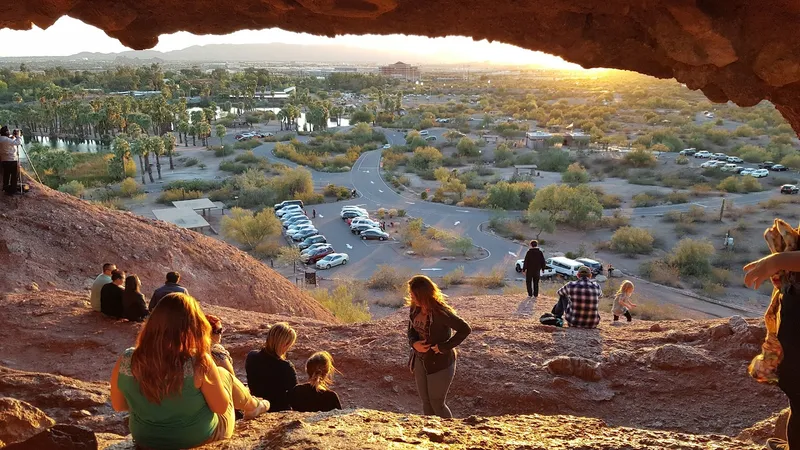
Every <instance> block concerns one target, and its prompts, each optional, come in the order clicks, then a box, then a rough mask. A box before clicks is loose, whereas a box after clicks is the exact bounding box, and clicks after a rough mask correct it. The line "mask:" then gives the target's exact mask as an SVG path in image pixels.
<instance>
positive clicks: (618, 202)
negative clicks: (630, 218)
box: [597, 193, 622, 209]
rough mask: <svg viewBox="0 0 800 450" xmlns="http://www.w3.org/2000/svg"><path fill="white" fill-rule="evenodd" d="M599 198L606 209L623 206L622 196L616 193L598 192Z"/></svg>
mask: <svg viewBox="0 0 800 450" xmlns="http://www.w3.org/2000/svg"><path fill="white" fill-rule="evenodd" d="M597 200H598V201H599V202H600V204H601V205H603V208H604V209H615V208H619V207H620V206H622V197H620V196H619V195H615V194H605V193H598V196H597Z"/></svg>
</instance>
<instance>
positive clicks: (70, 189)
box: [58, 180, 86, 198]
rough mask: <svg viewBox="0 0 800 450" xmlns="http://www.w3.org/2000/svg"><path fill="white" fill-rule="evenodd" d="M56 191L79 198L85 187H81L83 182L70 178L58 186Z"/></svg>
mask: <svg viewBox="0 0 800 450" xmlns="http://www.w3.org/2000/svg"><path fill="white" fill-rule="evenodd" d="M58 191H59V192H63V193H65V194H69V195H71V196H73V197H78V198H81V197H82V196H83V193H84V192H85V191H86V188H84V187H83V183H81V182H80V181H76V180H72V181H70V182H68V183H64V184H62V185H60V186H58Z"/></svg>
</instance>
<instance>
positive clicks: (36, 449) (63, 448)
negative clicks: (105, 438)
mask: <svg viewBox="0 0 800 450" xmlns="http://www.w3.org/2000/svg"><path fill="white" fill-rule="evenodd" d="M97 448H98V446H97V437H95V435H94V432H93V431H92V430H90V429H88V428H85V427H79V426H77V425H63V424H59V425H55V426H54V427H52V428H50V429H49V430H45V431H42V432H41V433H39V434H37V435H35V436H33V437H31V438H30V439H28V440H26V441H23V442H18V443H16V444H11V445H8V446H6V447H5V450H44V449H47V450H97Z"/></svg>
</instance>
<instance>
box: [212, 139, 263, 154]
mask: <svg viewBox="0 0 800 450" xmlns="http://www.w3.org/2000/svg"><path fill="white" fill-rule="evenodd" d="M259 145H261V142H260V141H259V140H258V139H248V140H246V141H239V142H237V143H235V144H233V148H235V149H236V150H245V149H247V150H249V149H253V148H256V147H258V146H259ZM225 147H230V146H228V145H226V146H225ZM230 151H231V153H229V154H225V155H222V156H228V155H232V154H233V149H231V150H230ZM217 156H219V155H217Z"/></svg>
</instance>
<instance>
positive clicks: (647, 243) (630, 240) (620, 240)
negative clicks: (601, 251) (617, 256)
mask: <svg viewBox="0 0 800 450" xmlns="http://www.w3.org/2000/svg"><path fill="white" fill-rule="evenodd" d="M653 241H654V238H653V235H652V234H651V233H650V231H649V230H646V229H644V228H635V227H622V228H620V229H618V230H617V231H615V232H614V234H613V235H612V236H611V249H612V250H614V251H616V252H619V253H624V254H626V255H637V254H638V255H646V254H649V253H650V252H652V251H653Z"/></svg>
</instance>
